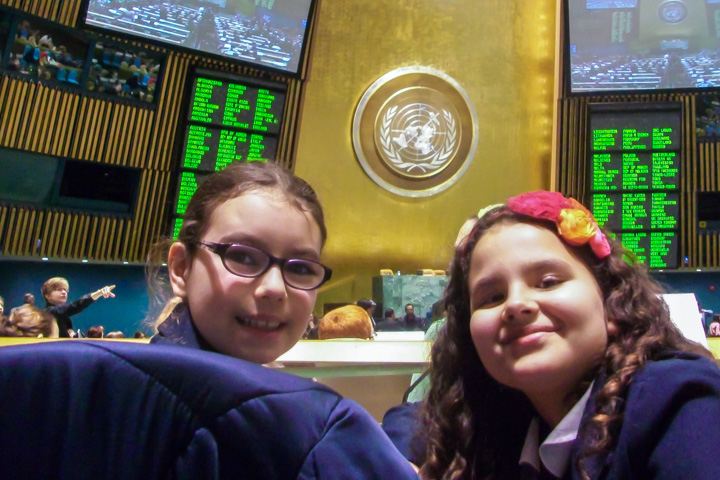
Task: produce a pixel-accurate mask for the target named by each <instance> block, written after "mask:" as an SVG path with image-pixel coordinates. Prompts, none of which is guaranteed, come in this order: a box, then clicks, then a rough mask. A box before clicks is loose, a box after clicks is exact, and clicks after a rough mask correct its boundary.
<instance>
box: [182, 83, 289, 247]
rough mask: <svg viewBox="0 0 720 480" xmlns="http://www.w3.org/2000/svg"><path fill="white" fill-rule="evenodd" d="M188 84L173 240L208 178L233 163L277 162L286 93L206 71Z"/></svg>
mask: <svg viewBox="0 0 720 480" xmlns="http://www.w3.org/2000/svg"><path fill="white" fill-rule="evenodd" d="M188 86H189V88H188V89H187V95H186V97H185V108H186V112H187V113H186V114H185V115H183V116H182V118H183V119H184V123H183V124H181V125H180V130H179V131H180V132H182V137H181V141H182V143H181V144H180V146H179V148H178V152H179V153H178V155H179V159H178V160H179V171H178V177H177V181H176V185H177V187H176V192H175V202H174V204H173V207H172V208H173V210H172V222H173V223H172V224H171V225H170V226H169V228H170V229H172V231H173V235H174V236H177V234H178V233H179V231H180V226H181V225H182V218H181V217H182V216H183V215H184V214H185V211H186V210H187V206H188V203H189V202H190V199H191V198H192V195H193V194H194V193H195V191H196V190H197V188H198V185H199V184H200V182H202V179H203V178H205V176H206V175H208V174H211V173H213V172H216V171H219V170H222V169H224V168H225V167H227V166H228V165H229V164H231V163H236V162H250V161H270V160H274V159H275V156H276V155H277V150H278V141H279V140H278V139H279V135H280V130H281V128H282V119H283V112H284V109H285V100H286V89H287V86H286V85H284V84H281V83H274V82H269V81H266V80H263V79H259V78H254V77H243V76H238V75H232V74H228V73H224V72H215V71H210V70H202V69H196V70H194V72H193V73H191V75H190V79H189V82H188Z"/></svg>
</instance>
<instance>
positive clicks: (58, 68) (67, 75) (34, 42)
mask: <svg viewBox="0 0 720 480" xmlns="http://www.w3.org/2000/svg"><path fill="white" fill-rule="evenodd" d="M88 48H89V43H88V42H87V41H85V40H83V39H81V38H79V37H76V36H74V35H72V34H70V33H68V32H67V31H65V30H60V29H55V28H52V27H50V26H48V25H46V24H44V23H42V22H36V21H34V20H29V19H21V20H20V21H19V22H18V26H17V30H16V31H15V37H14V39H13V45H12V48H11V51H10V58H9V60H8V65H7V68H8V70H11V71H16V72H19V73H22V74H25V75H28V76H30V77H34V78H38V79H40V80H46V81H47V80H50V81H54V82H60V83H64V84H68V85H74V86H77V85H79V84H80V81H81V77H82V73H83V65H84V63H85V57H86V56H87V51H88Z"/></svg>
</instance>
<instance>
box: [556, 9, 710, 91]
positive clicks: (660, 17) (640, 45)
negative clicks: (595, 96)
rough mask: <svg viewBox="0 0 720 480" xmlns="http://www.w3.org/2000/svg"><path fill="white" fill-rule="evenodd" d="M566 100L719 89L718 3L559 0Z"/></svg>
mask: <svg viewBox="0 0 720 480" xmlns="http://www.w3.org/2000/svg"><path fill="white" fill-rule="evenodd" d="M565 7H566V9H565V19H566V30H565V32H566V42H565V44H566V46H567V49H566V51H565V57H566V61H565V65H566V72H567V73H568V75H567V77H568V79H569V90H570V93H597V92H622V91H636V90H669V89H672V90H675V89H680V90H686V89H698V88H699V89H703V88H712V87H720V40H719V39H720V1H718V0H625V1H612V0H565Z"/></svg>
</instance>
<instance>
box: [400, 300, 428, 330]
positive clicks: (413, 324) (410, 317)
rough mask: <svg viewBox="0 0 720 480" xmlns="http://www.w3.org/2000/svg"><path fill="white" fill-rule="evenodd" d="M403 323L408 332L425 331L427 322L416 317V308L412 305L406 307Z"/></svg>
mask: <svg viewBox="0 0 720 480" xmlns="http://www.w3.org/2000/svg"><path fill="white" fill-rule="evenodd" d="M402 323H403V325H404V326H405V329H406V330H425V320H424V319H423V318H420V317H418V316H417V315H415V307H414V306H413V304H412V303H408V304H407V305H405V315H403V317H402Z"/></svg>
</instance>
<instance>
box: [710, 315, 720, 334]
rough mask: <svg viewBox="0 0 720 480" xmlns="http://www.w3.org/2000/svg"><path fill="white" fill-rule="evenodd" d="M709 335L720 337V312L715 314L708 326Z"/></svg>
mask: <svg viewBox="0 0 720 480" xmlns="http://www.w3.org/2000/svg"><path fill="white" fill-rule="evenodd" d="M708 335H709V336H711V337H720V314H716V315H715V316H713V319H712V322H710V326H709V327H708Z"/></svg>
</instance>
